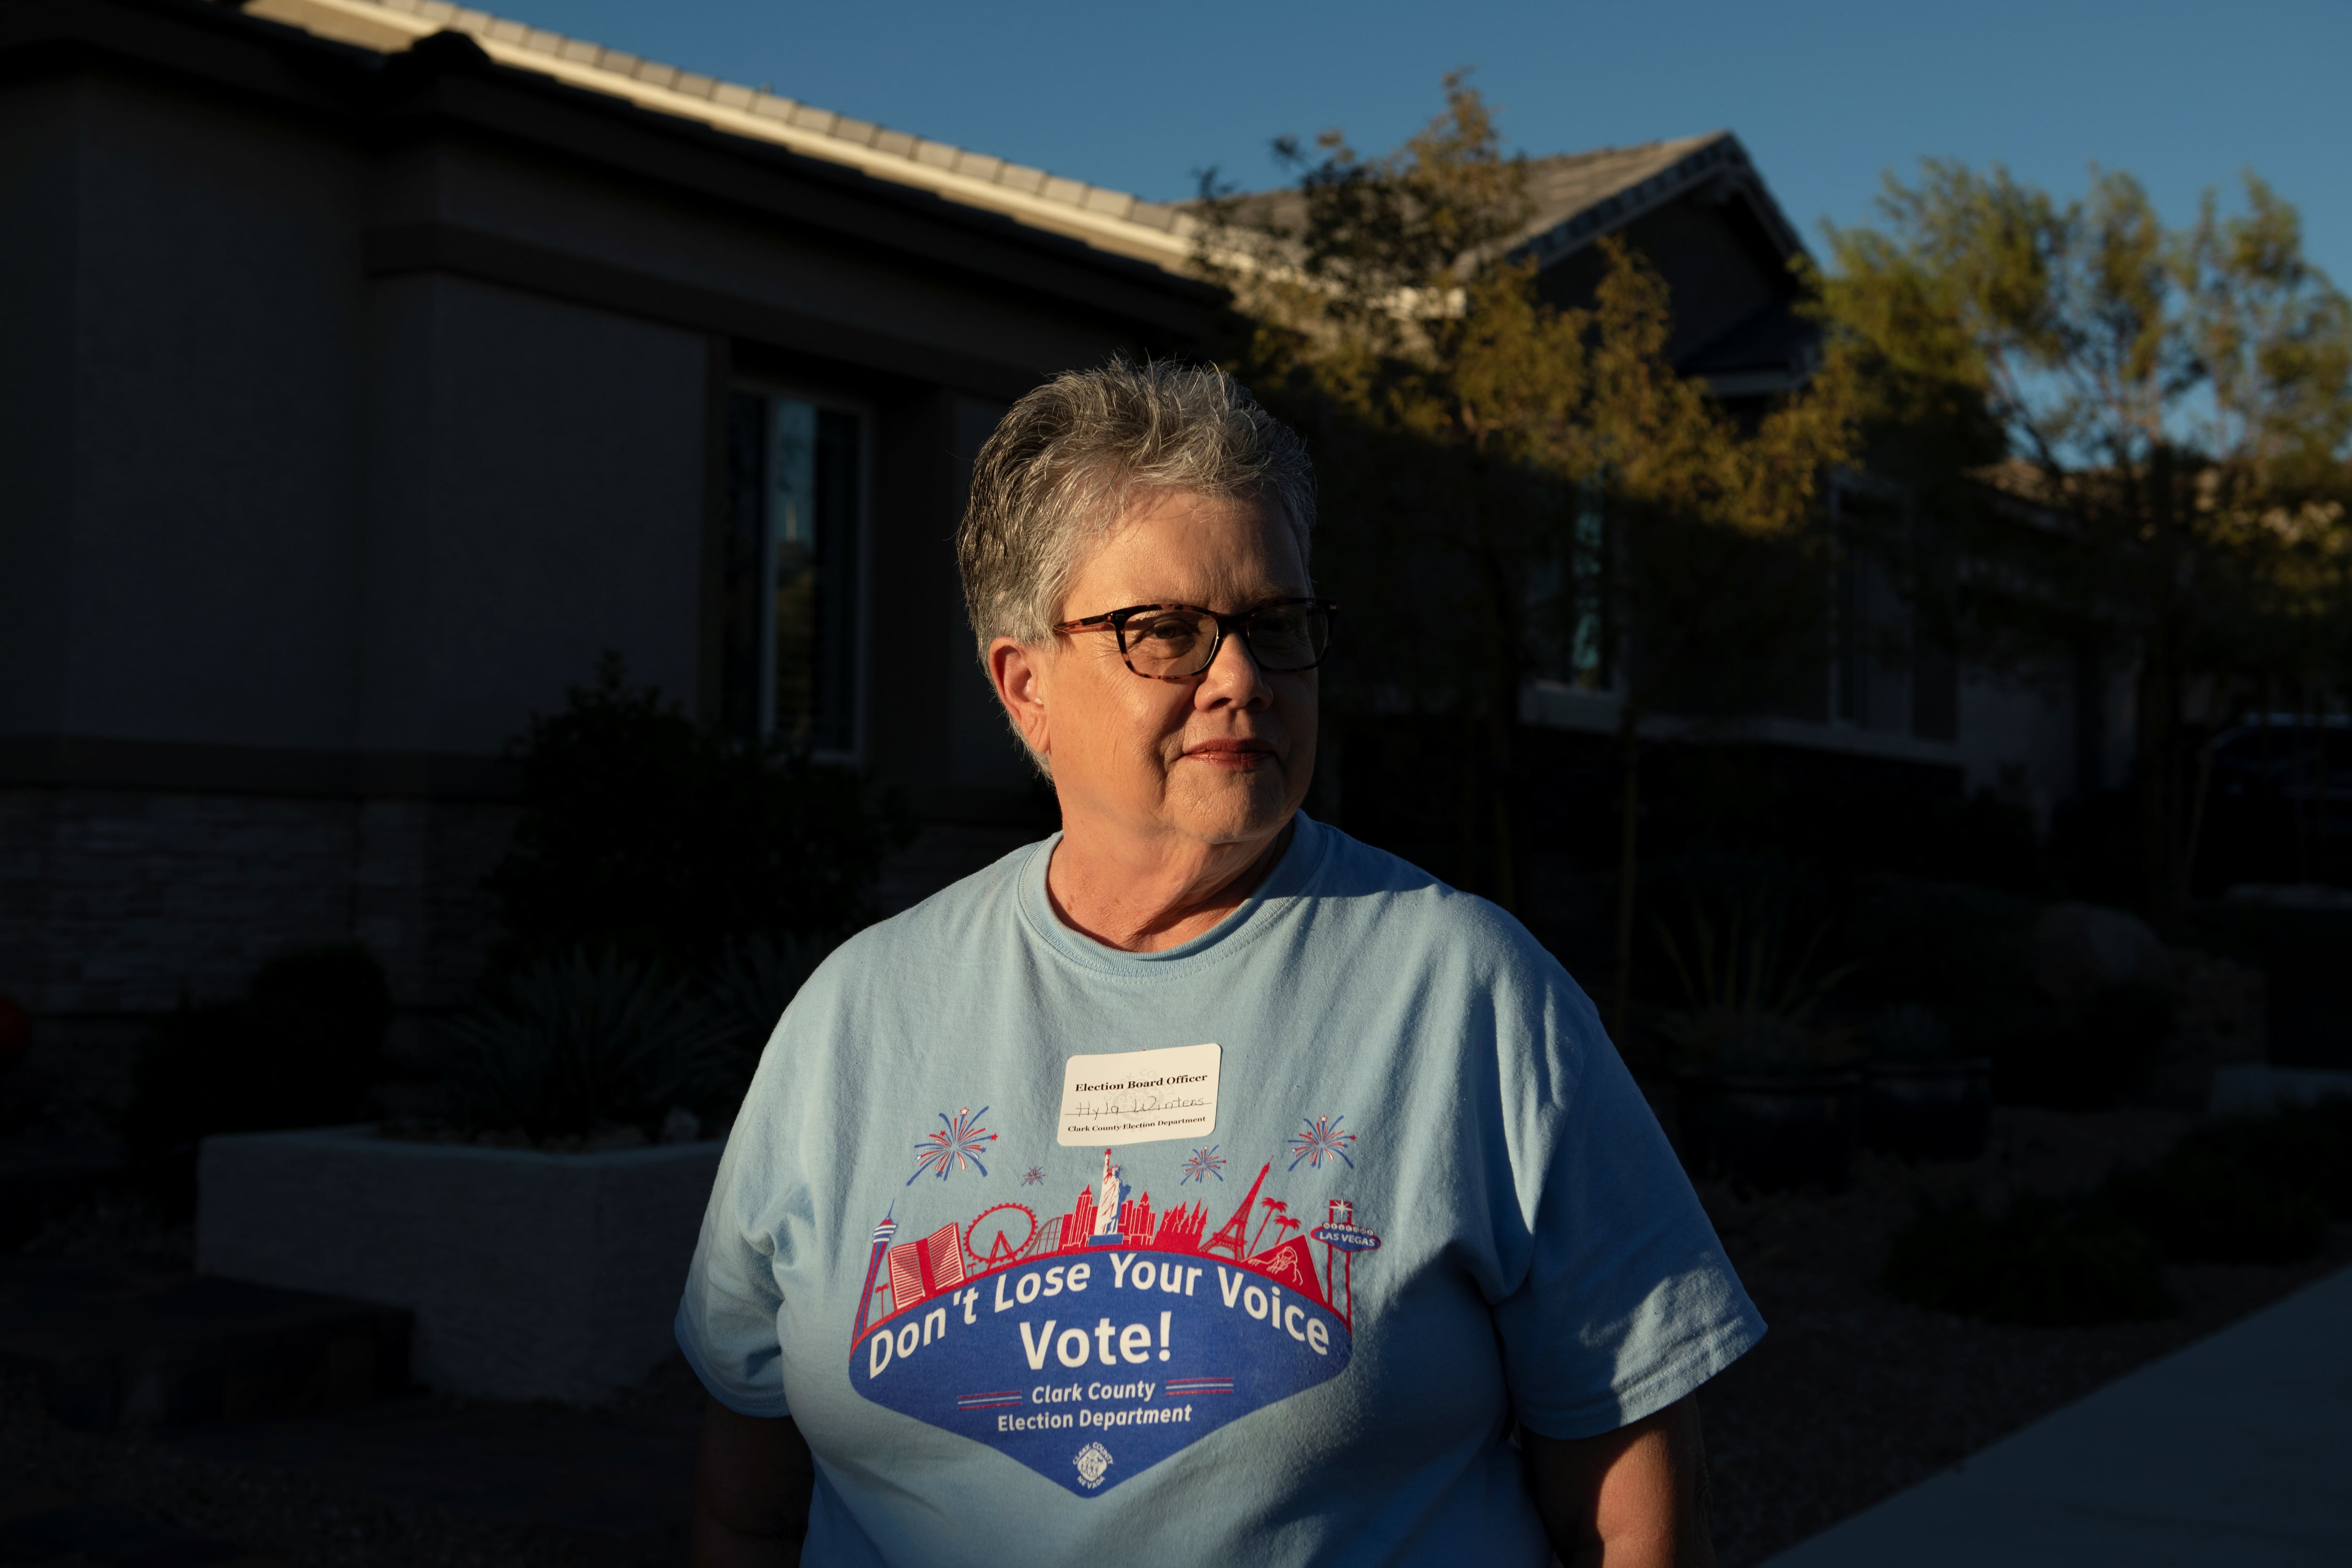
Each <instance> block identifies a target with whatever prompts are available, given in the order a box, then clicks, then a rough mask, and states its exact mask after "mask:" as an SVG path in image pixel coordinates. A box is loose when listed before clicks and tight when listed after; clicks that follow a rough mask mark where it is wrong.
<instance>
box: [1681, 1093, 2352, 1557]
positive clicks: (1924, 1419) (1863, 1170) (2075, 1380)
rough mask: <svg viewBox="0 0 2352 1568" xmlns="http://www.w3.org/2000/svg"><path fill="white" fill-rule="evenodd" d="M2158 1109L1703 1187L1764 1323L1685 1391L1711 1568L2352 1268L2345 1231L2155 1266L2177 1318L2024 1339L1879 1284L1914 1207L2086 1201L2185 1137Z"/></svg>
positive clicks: (2010, 1119)
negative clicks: (1759, 1339)
mask: <svg viewBox="0 0 2352 1568" xmlns="http://www.w3.org/2000/svg"><path fill="white" fill-rule="evenodd" d="M2189 1121H2190V1119H2189V1117H2186V1116H2183V1115H2179V1114H2176V1113H2171V1112H2165V1111H2154V1110H2122V1111H2115V1112H2110V1113H2105V1114H2100V1115H2092V1116H2069V1115H2064V1114H2062V1113H2059V1112H2055V1111H2046V1110H2001V1111H2000V1112H1999V1113H1998V1114H1997V1116H1996V1120H1995V1133H1994V1141H1993V1146H1992V1148H1991V1150H1990V1152H1988V1154H1987V1156H1986V1157H1985V1158H1984V1159H1982V1160H1980V1161H1978V1162H1975V1163H1969V1164H1965V1165H1948V1166H1941V1167H1938V1166H1920V1167H1907V1166H1905V1165H1902V1164H1899V1163H1894V1162H1891V1161H1884V1160H1879V1159H1876V1158H1874V1157H1865V1158H1864V1161H1863V1162H1862V1163H1861V1164H1860V1165H1859V1166H1858V1167H1857V1169H1856V1171H1855V1173H1854V1178H1853V1183H1852V1184H1851V1185H1850V1186H1849V1187H1848V1188H1847V1189H1846V1190H1845V1191H1844V1192H1842V1193H1838V1194H1781V1195H1773V1196H1762V1195H1753V1196H1743V1195H1739V1194H1734V1193H1732V1192H1730V1191H1729V1190H1727V1189H1726V1188H1723V1187H1721V1186H1718V1185H1715V1184H1709V1185H1707V1186H1706V1187H1703V1188H1702V1189H1701V1194H1700V1195H1701V1197H1702V1198H1703V1199H1704V1200H1705V1201H1706V1205H1707V1210H1708V1212H1709V1213H1710V1214H1711V1215H1714V1217H1715V1222H1716V1226H1717V1230H1718V1231H1719V1232H1720V1234H1721V1235H1722V1237H1723V1240H1724V1245H1725V1246H1726V1247H1727V1249H1728V1250H1729V1251H1730V1253H1731V1257H1732V1259H1733V1261H1734V1263H1736V1264H1737V1265H1738V1268H1739V1272H1740V1276H1741V1278H1742V1279H1744V1280H1745V1281H1746V1282H1747V1285H1748V1290H1749V1292H1750V1293H1751V1294H1752V1295H1753V1296H1754V1297H1755V1298H1756V1301H1757V1304H1758V1306H1759V1307H1760V1308H1761V1309H1762V1310H1763V1312H1764V1316H1765V1320H1766V1321H1768V1322H1769V1324H1770V1325H1771V1332H1770V1333H1769V1334H1768V1335H1766V1337H1765V1339H1764V1342H1763V1343H1761V1344H1760V1345H1759V1346H1757V1348H1756V1349H1755V1350H1753V1351H1751V1352H1748V1355H1747V1356H1745V1357H1743V1358H1742V1359H1741V1360H1740V1361H1739V1362H1738V1363H1737V1364H1735V1365H1734V1366H1733V1367H1732V1368H1731V1369H1730V1370H1729V1371H1728V1372H1727V1373H1724V1374H1723V1375H1722V1376H1721V1377H1719V1378H1717V1380H1716V1381H1715V1382H1714V1383H1712V1384H1708V1385H1707V1387H1706V1390H1705V1391H1704V1392H1703V1393H1702V1394H1700V1396H1699V1401H1700V1406H1701V1409H1702V1410H1703V1411H1704V1413H1705V1415H1706V1441H1707V1453H1708V1458H1709V1460H1710V1464H1711V1469H1712V1479H1713V1482H1714V1488H1715V1533H1716V1544H1717V1550H1718V1552H1720V1554H1721V1558H1722V1562H1723V1564H1724V1568H1743V1565H1744V1564H1748V1563H1758V1562H1760V1561H1762V1560H1763V1559H1765V1558H1767V1557H1769V1556H1770V1555H1772V1554H1773V1553H1774V1552H1779V1551H1781V1550H1782V1549H1784V1548H1786V1547H1789V1546H1792V1545H1794V1544H1795V1543H1796V1542H1800V1541H1801V1540H1803V1539H1805V1538H1806V1537H1807V1536H1810V1535H1812V1534H1814V1533H1815V1532H1817V1531H1821V1530H1823V1529H1826V1528H1827V1527H1828V1526H1830V1525H1832V1524H1834V1523H1835V1522H1837V1521H1839V1520H1841V1519H1844V1518H1846V1517H1847V1516H1849V1515H1851V1514H1854V1513H1858V1512H1860V1511H1861V1510H1864V1509H1865V1508H1868V1507H1869V1506H1870V1505H1871V1504H1873V1503H1874V1502H1877V1501H1879V1500H1882V1499H1884V1498H1885V1497H1888V1496H1890V1495H1892V1494H1893V1493H1895V1492H1897V1491H1900V1490H1902V1489H1904V1488H1906V1487H1908V1486H1911V1485H1913V1484H1914V1483H1916V1482H1918V1481H1921V1480H1925V1479H1927V1477H1929V1476H1931V1475H1933V1474H1935V1473H1936V1472H1937V1471H1938V1470H1940V1469H1943V1468H1947V1467H1948V1466H1950V1465H1951V1464H1953V1463H1954V1462H1956V1461H1958V1460H1959V1459H1961V1458H1965V1457H1966V1456H1968V1455H1969V1454H1971V1453H1974V1452H1975V1451H1976V1450H1978V1449H1979V1448H1981V1447H1985V1446H1986V1445H1987V1444H1989V1443H1991V1442H1993V1441H1995V1440H1996V1439H1998V1438H2000V1437H2002V1436H2006V1435H2008V1434H2009V1433H2011V1432H2013V1431H2016V1430H2017V1429H2018V1428H2019V1427H2021V1426H2026V1425H2028V1424H2029V1423H2031V1422H2032V1421H2034V1420H2036V1419H2037V1418H2039V1417H2041V1416H2042V1415H2048V1414H2049V1413H2051V1412H2052V1411H2053V1410H2055V1409H2057V1408H2059V1407H2060V1406H2061V1405H2067V1404H2070V1403H2072V1402H2073V1401H2074V1400H2076V1399H2079V1398H2081V1397H2082V1396H2083V1395H2084V1394H2088V1393H2090V1392H2091V1391H2092V1390H2094V1389H2095V1388H2097V1387H2099V1386H2100V1385H2102V1384H2106V1383H2110V1382H2113V1381H2114V1380H2115V1379H2116V1378H2117V1377H2119V1376H2121V1375H2122V1374H2123V1373H2126V1372H2129V1371H2130V1370H2132V1369H2133V1368H2134V1367H2137V1366H2139V1365H2141V1364H2143V1363H2147V1362H2149V1361H2152V1360H2154V1359H2156V1358H2157V1357H2158V1356H2161V1355H2163V1354H2164V1353H2166V1352H2168V1351H2172V1350H2176V1349H2178V1348H2179V1347H2180V1346H2182V1345H2185V1344H2187V1343H2189V1342H2191V1341H2194V1340H2199V1339H2202V1338H2203V1337H2205V1336H2206V1335H2208V1334H2210V1333H2212V1332H2213V1331H2216V1330H2217V1329H2220V1328H2222V1327H2224V1326H2225V1325H2227V1324H2229V1323H2231V1322H2232V1321H2236V1320H2237V1319H2239V1318H2242V1317H2243V1316H2245V1315H2246V1314H2247V1313H2249V1312H2252V1311H2253V1310H2256V1309H2258V1308H2261V1307H2263V1306H2266V1305H2268V1304H2269V1303H2270V1302H2272V1301H2274V1300H2278V1299H2279V1298H2280V1297H2282V1296H2284V1295H2286V1294H2288V1293H2289V1292H2291V1291H2293V1290H2294V1289H2295V1288H2296V1287H2298V1286H2301V1285H2304V1284H2307V1283H2309V1282H2310V1281H2312V1280H2315V1279H2320V1278H2322V1277H2324V1276H2326V1275H2327V1274H2330V1273H2332V1272H2334V1271H2335V1270H2336V1269H2338V1268H2343V1267H2345V1266H2346V1265H2347V1263H2352V1226H2343V1225H2339V1226H2336V1227H2335V1229H2334V1231H2333V1233H2332V1235H2331V1238H2330V1242H2329V1245H2328V1247H2327V1249H2326V1252H2325V1253H2324V1254H2323V1255H2322V1256H2321V1257H2320V1258H2317V1259H2315V1260H2314V1261H2312V1262H2309V1263H2303V1264H2295V1265H2290V1266H2285V1267H2278V1268H2271V1267H2259V1266H2236V1265H2231V1266H2222V1265H2195V1266H2189V1267H2175V1268H2170V1269H2168V1276H2169V1279H2170V1282H2171V1285H2172V1289H2173V1293H2174V1295H2175V1296H2176V1297H2177V1298H2178V1299H2179V1302H2180V1308H2181V1310H2180V1313H2179V1316H2178V1317H2174V1318H2167V1319H2160V1320H2158V1321H2151V1322H2142V1323H2114V1324H2107V1325H2104V1326H2101V1327H2097V1328H2029V1327H2021V1326H2014V1325H2009V1324H1997V1323H1983V1322H1977V1321H1971V1320H1969V1319H1965V1318H1957V1317H1953V1316H1951V1315H1949V1314H1948V1313H1942V1312H1930V1311H1925V1310H1920V1309H1918V1308H1916V1307H1909V1306H1906V1305H1904V1304H1903V1303H1901V1302H1899V1301H1896V1300H1894V1299H1893V1298H1891V1297H1889V1296H1888V1295H1887V1294H1886V1293H1885V1291H1884V1290H1882V1289H1879V1287H1878V1284H1877V1270H1878V1266H1879V1262H1880V1259H1881V1258H1882V1257H1883V1256H1884V1253H1885V1243H1886V1240H1887V1238H1888V1237H1889V1236H1890V1235H1891V1234H1892V1233H1893V1232H1894V1231H1895V1228H1896V1227H1898V1226H1900V1225H1902V1223H1903V1222H1904V1221H1905V1220H1906V1219H1908V1218H1909V1217H1910V1215H1911V1214H1912V1212H1913V1209H1914V1206H1915V1205H1916V1202H1917V1199H1918V1198H1919V1197H1920V1196H1921V1195H1922V1194H1930V1195H1933V1196H1935V1197H1937V1198H1938V1199H1943V1200H1948V1199H1950V1198H1953V1197H1956V1196H1958V1195H1961V1194H1967V1193H1974V1194H1978V1195H1979V1196H1980V1197H1982V1198H1985V1199H1988V1200H1997V1199H1999V1198H2000V1197H2001V1196H2003V1195H2005V1194H2007V1193H2008V1192H2010V1191H2012V1190H2015V1189H2018V1188H2021V1187H2033V1188H2038V1189H2040V1190H2042V1191H2044V1192H2053V1193H2059V1192H2067V1191H2072V1190H2078V1189H2081V1188H2084V1187H2087V1186H2089V1185H2091V1184H2093V1183H2095V1181H2096V1180H2097V1179H2098V1178H2099V1177H2100V1176H2102V1175H2104V1174H2105V1173H2106V1171H2107V1170H2108V1169H2109V1168H2110V1167H2111V1166H2112V1165H2113V1164H2114V1163H2116V1162H2117V1161H2139V1160H2145V1159H2149V1158H2152V1157H2154V1156H2155V1155H2157V1154H2159V1153H2161V1152H2163V1151H2164V1150H2165V1149H2166V1148H2167V1147H2168V1146H2169V1145H2170V1143H2171V1142H2172V1141H2173V1140H2174V1139H2175V1138H2177V1137H2178V1136H2179V1133H2180V1131H2182V1130H2183V1129H2184V1128H2185V1127H2187V1126H2188V1125H2189Z"/></svg>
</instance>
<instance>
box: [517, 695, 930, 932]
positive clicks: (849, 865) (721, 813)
mask: <svg viewBox="0 0 2352 1568" xmlns="http://www.w3.org/2000/svg"><path fill="white" fill-rule="evenodd" d="M511 752H512V754H513V756H514V757H515V759H516V761H517V762H518V763H520V767H521V773H522V806H523V811H522V818H521V820H520V823H519V824H518V825H517V827H516V832H515V843H514V847H513V849H512V850H511V851H510V852H509V855H508V857H507V858H506V859H505V860H504V861H503V862H502V863H501V864H500V865H499V868H497V869H496V870H495V871H493V872H492V873H491V875H490V878H489V880H488V887H489V889H490V890H491V891H492V892H494V893H495V894H497V896H498V898H499V902H500V905H501V910H502V913H503V914H504V917H505V923H506V940H505V942H504V943H503V945H502V946H501V948H500V951H499V960H498V968H499V972H500V973H505V972H508V971H511V970H513V969H515V968H516V967H518V966H520V965H522V964H524V963H530V961H532V960H534V959H539V958H548V957H554V956H558V955H561V954H563V953H567V952H573V951H575V950H579V949H583V948H594V949H602V950H607V951H611V952H618V953H624V954H628V955H631V956H634V957H636V958H640V959H645V960H648V961H651V962H654V963H659V964H661V965H663V966H665V967H666V968H667V970H668V971H669V972H670V973H675V974H679V975H689V974H699V973H702V972H704V971H705V970H707V969H708V968H709V966H710V965H711V964H713V963H716V962H718V960H719V957H720V956H721V955H722V954H723V953H724V952H725V951H726V949H727V946H728V944H729V943H730V942H736V941H740V940H741V939H744V938H746V937H750V936H754V935H759V934H769V935H776V936H781V935H784V934H790V933H809V932H815V931H841V930H852V929H855V928H856V926H857V925H858V924H860V923H861V922H862V921H865V920H866V919H867V918H869V917H870V915H871V912H872V911H871V910H870V908H869V906H868V902H867V898H868V893H869V891H870V889H871V887H872V884H873V881H874V878H875V876H876V874H877V872H878V871H879V870H880V868H881V865H882V859H883V857H884V856H885V855H886V854H887V853H888V851H889V850H890V848H891V847H892V846H893V845H895V844H898V843H901V842H904V841H905V838H906V837H907V836H908V825H907V821H906V818H905V816H904V814H903V813H902V812H901V811H900V810H899V809H898V806H897V805H895V804H894V803H893V802H892V801H890V800H889V799H887V798H886V797H885V796H883V795H880V794H878V793H877V791H876V790H875V789H874V788H873V786H872V785H871V784H869V783H868V782H867V780H866V778H865V777H864V776H863V775H862V774H860V773H857V772H856V771H855V770H853V769H849V768H844V767H835V766H832V765H829V764H826V763H818V762H814V761H813V760H811V759H810V758H808V757H806V756H803V755H801V754H798V753H795V752H791V751H788V750H785V749H782V748H781V747H776V746H767V747H760V746H751V745H747V744H743V743H740V742H733V741H730V740H728V739H726V738H724V737H721V736H719V735H716V734H713V733H712V732H710V731H708V730H706V729H704V728H702V727H700V726H698V725H697V724H696V723H695V722H694V721H692V720H690V719H689V718H688V717H687V716H686V714H685V713H684V712H682V711H681V710H679V709H678V708H677V706H676V705H675V704H674V703H670V702H667V701H665V700H663V698H662V696H661V693H660V692H659V691H657V690H656V689H652V688H644V689H632V688H631V687H630V686H629V685H628V682H627V678H626V675H625V671H624V670H623V668H622V667H621V663H620V660H619V659H618V658H616V657H615V656H613V655H610V654H608V655H606V656H605V658H604V660H603V661H602V662H601V663H600V664H599V665H598V666H597V671H596V679H595V681H594V683H593V685H590V686H586V687H574V688H573V689H572V691H571V692H570V694H569V698H568V700H567V702H566V705H565V707H564V709H563V710H562V711H561V712H559V713H555V714H552V715H539V716H535V717H534V718H533V719H532V720H531V722H530V727H529V728H528V729H527V730H526V731H525V732H524V733H523V734H522V736H520V738H519V739H518V740H517V741H516V742H514V744H513V746H512V747H511Z"/></svg>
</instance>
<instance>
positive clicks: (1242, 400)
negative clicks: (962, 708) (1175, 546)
mask: <svg viewBox="0 0 2352 1568" xmlns="http://www.w3.org/2000/svg"><path fill="white" fill-rule="evenodd" d="M1176 493H1183V494H1192V495H1205V496H1221V497H1226V498H1231V499H1234V500H1241V499H1248V500H1257V501H1261V502H1265V503H1270V504H1272V505H1274V506H1276V507H1279V508H1280V509H1281V510H1282V513H1283V516H1284V517H1285V518H1286V520H1287V521H1288V522H1289V524H1290V527H1291V531H1292V532H1293V534H1294V535H1295V536H1296V537H1297V542H1298V558H1299V560H1300V561H1301V562H1305V561H1306V560H1307V542H1308V538H1309V535H1310V534H1311V533H1312V531H1313V530H1314V527H1315V470H1314V468H1313V466H1312V465H1310V464H1309V463H1308V462H1307V448H1306V447H1305V446H1303V445H1302V444H1301V443H1300V441H1299V439H1298V437H1297V435H1296V434H1295V433H1293V432H1292V430H1291V429H1290V427H1289V426H1286V425H1285V424H1283V423H1282V421H1280V420H1279V419H1276V417H1275V416H1273V415H1271V414H1268V413H1267V412H1266V411H1265V409H1264V408H1263V407H1261V406H1259V405H1258V401H1257V399H1256V398H1255V397H1252V396H1251V395H1250V394H1249V391H1248V389H1247V388H1246V387H1244V386H1243V385H1242V384H1241V383H1240V382H1238V381H1235V380H1234V378H1233V377H1232V376H1230V375H1227V374H1225V373H1224V372H1223V371H1221V370H1218V369H1216V368H1215V367H1214V366H1212V365H1183V364H1175V363H1158V364H1154V363H1144V364H1137V363H1134V362H1132V361H1130V360H1126V359H1115V360H1113V361H1111V362H1110V363H1108V364H1107V365H1104V366H1103V367H1102V368H1100V369H1099V370H1079V371H1065V372H1063V373H1062V374H1060V375H1057V376H1055V378H1054V379H1053V380H1051V381H1049V382H1047V383H1046V384H1045V385H1043V386H1041V387H1038V388H1037V389H1036V390H1035V391H1034V392H1031V393H1030V394H1029V395H1026V396H1024V398H1022V399H1021V401H1020V402H1018V403H1016V404H1014V405H1013V409H1012V412H1010V413H1008V414H1007V415H1005V416H1004V419H1003V423H1002V424H1000V425H998V426H997V427H996V431H995V433H994V434H993V435H992V436H990V437H989V438H988V441H987V444H986V445H984V446H982V447H981V449H980V457H979V458H978V459H977V460H976V461H974V463H973V464H972V469H971V503H970V504H969V505H968V506H967V507H966V508H965V509H964V514H963V526H962V527H961V528H960V529H959V530H957V531H956V563H957V565H958V566H959V567H960V568H961V572H962V574H963V599H964V609H965V611H966V612H967V613H968V614H969V615H970V616H971V629H972V635H973V636H974V637H976V638H978V639H979V643H980V649H981V655H982V658H986V657H987V652H988V645H989V644H990V643H991V642H992V641H994V640H995V639H996V638H998V637H1011V638H1013V640H1014V641H1016V642H1022V643H1027V644H1030V645H1031V646H1033V647H1034V646H1035V645H1036V644H1039V643H1042V642H1044V641H1045V639H1046V638H1047V637H1050V636H1052V635H1053V626H1054V622H1055V618H1056V617H1055V608H1056V606H1057V605H1059V604H1060V602H1061V598H1062V595H1064V594H1065V593H1066V592H1067V591H1068V588H1069V583H1070V578H1071V576H1072V575H1073V574H1075V573H1076V571H1077V568H1078V564H1079V562H1080V560H1081V558H1082V557H1083V555H1084V552H1085V550H1086V547H1087V546H1088V545H1089V544H1092V543H1093V542H1096V541H1097V540H1099V539H1101V538H1102V537H1103V536H1104V535H1105V534H1107V533H1108V532H1109V531H1111V530H1112V528H1113V527H1115V526H1116V525H1117V523H1118V520H1119V519H1120V518H1121V517H1122V516H1124V515H1125V514H1126V512H1127V510H1128V509H1129V507H1131V506H1132V505H1134V504H1135V503H1136V502H1137V501H1139V500H1146V499H1149V498H1150V497H1151V496H1154V495H1166V494H1176Z"/></svg>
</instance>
